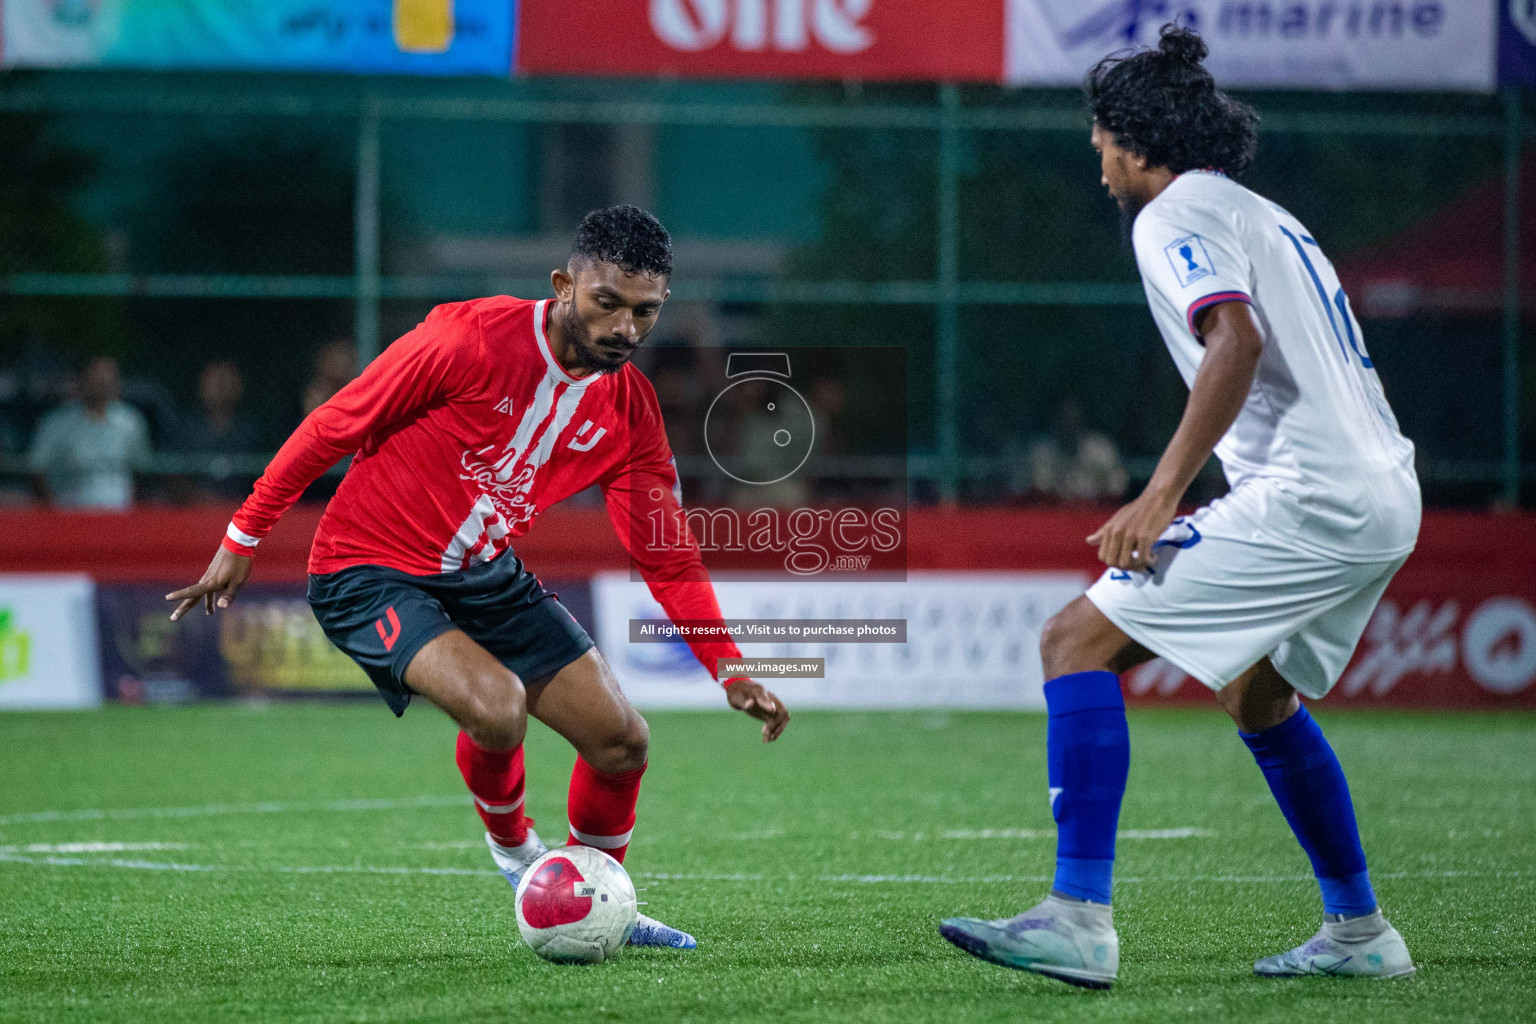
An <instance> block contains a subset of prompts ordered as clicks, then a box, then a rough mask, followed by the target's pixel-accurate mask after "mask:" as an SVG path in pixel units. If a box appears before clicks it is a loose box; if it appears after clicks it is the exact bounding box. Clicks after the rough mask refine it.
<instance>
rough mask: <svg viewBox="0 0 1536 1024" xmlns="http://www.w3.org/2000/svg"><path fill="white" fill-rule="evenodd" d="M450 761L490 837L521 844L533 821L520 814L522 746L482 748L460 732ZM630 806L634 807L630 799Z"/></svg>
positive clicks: (522, 779)
mask: <svg viewBox="0 0 1536 1024" xmlns="http://www.w3.org/2000/svg"><path fill="white" fill-rule="evenodd" d="M454 760H456V761H458V763H459V773H460V774H461V775H463V776H464V784H465V785H466V786H468V787H469V791H470V793H471V794H473V796H474V798H475V810H476V811H479V812H480V819H481V820H482V821H484V822H485V830H486V831H487V832H489V833H490V834H491V838H492V839H494V840H496V841H497V842H498V843H500V844H501V845H502V846H521V845H523V843H524V842H526V841H527V839H528V828H529V826H531V825H532V824H533V820H532V819H531V818H529V817H527V816H526V815H525V814H523V782H524V775H523V748H522V745H521V744H519V745H518V746H516V747H513V748H512V749H511V750H486V749H485V748H483V747H481V746H479V745H478V744H477V743H475V741H474V740H472V739H470V738H469V734H468V733H466V732H460V733H459V745H458V749H457V750H456V751H455V752H454ZM572 791H573V792H574V789H573V790H572ZM630 806H631V807H633V806H634V804H633V801H631V804H630ZM631 820H633V818H631Z"/></svg>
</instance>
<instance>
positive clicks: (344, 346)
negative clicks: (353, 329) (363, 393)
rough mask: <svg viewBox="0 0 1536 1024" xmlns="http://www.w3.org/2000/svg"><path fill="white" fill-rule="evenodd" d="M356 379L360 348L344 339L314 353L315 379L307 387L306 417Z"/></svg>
mask: <svg viewBox="0 0 1536 1024" xmlns="http://www.w3.org/2000/svg"><path fill="white" fill-rule="evenodd" d="M356 376H357V346H355V345H353V344H352V342H350V341H348V340H346V339H345V338H343V339H341V340H338V341H329V342H326V343H325V344H324V345H321V346H320V349H319V351H317V352H316V353H315V363H314V372H313V375H312V376H311V377H310V378H309V383H308V384H306V385H304V397H303V407H304V415H305V416H308V415H309V414H310V413H312V412H314V411H315V410H316V409H318V408H319V407H320V406H322V405H324V404H325V403H326V401H328V400H329V399H330V397H331V396H332V395H334V394H335V393H336V392H338V391H340V390H341V389H342V388H344V387H346V386H347V384H348V383H349V382H350V381H351V380H352V378H353V377H356Z"/></svg>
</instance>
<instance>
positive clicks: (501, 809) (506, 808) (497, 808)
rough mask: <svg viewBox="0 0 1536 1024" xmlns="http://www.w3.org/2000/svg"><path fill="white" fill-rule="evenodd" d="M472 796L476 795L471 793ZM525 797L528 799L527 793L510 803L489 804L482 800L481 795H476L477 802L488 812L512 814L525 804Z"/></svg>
mask: <svg viewBox="0 0 1536 1024" xmlns="http://www.w3.org/2000/svg"><path fill="white" fill-rule="evenodd" d="M470 796H474V794H473V793H471V794H470ZM525 799H527V795H526V794H525V795H523V796H520V797H518V798H517V799H516V800H514V801H513V802H512V803H510V804H488V803H486V802H485V801H484V800H481V799H480V798H479V797H477V796H476V797H475V803H476V804H477V805H478V806H479V808H480V809H481V810H482V811H484V812H485V813H486V814H511V813H512V812H513V811H515V810H517V809H518V808H519V807H521V806H523V801H524V800H525Z"/></svg>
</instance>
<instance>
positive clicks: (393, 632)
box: [373, 605, 400, 651]
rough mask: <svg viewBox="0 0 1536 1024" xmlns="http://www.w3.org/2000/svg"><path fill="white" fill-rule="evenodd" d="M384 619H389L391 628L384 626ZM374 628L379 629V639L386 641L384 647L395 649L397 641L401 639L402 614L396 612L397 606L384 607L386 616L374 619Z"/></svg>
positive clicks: (389, 649)
mask: <svg viewBox="0 0 1536 1024" xmlns="http://www.w3.org/2000/svg"><path fill="white" fill-rule="evenodd" d="M384 619H388V620H389V629H385V628H384ZM373 628H374V629H376V630H378V631H379V639H380V640H383V641H384V649H385V650H386V651H392V650H394V649H395V641H396V640H399V639H400V616H398V615H396V614H395V606H394V605H390V606H389V607H388V608H386V609H384V618H380V619H374V620H373Z"/></svg>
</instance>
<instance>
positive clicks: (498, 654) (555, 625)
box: [309, 551, 593, 715]
mask: <svg viewBox="0 0 1536 1024" xmlns="http://www.w3.org/2000/svg"><path fill="white" fill-rule="evenodd" d="M309 606H310V607H311V608H313V609H314V612H315V618H316V619H318V620H320V628H322V629H324V630H325V635H326V636H328V637H330V639H331V643H333V644H335V645H336V646H337V647H339V648H341V649H342V650H343V651H344V652H346V654H347V655H348V656H349V657H350V658H351V659H352V660H353V661H355V662H357V663H358V665H360V666H362V669H363V671H364V672H366V673H368V678H369V679H371V680H373V685H374V686H377V687H378V688H379V693H380V695H382V696H383V698H384V702H385V703H386V704H388V705H389V707H390V710H392V711H393V712H394V713H395V714H396V715H403V714H405V708H406V705H408V704H410V702H411V695H412V690H411V688H410V687H409V686H407V685H406V682H405V670H406V668H407V667H409V665H410V664H411V659H412V658H414V657H416V655H417V654H418V653H419V652H420V651H421V649H422V648H423V647H425V646H426V645H427V643H428V642H429V641H431V640H433V639H435V638H437V637H439V636H441V635H442V634H444V633H446V632H448V631H449V630H450V629H460V630H463V631H464V632H465V633H466V634H468V635H469V638H470V639H471V640H474V641H475V642H476V643H478V644H479V645H480V646H482V647H484V648H485V649H486V650H487V651H490V652H491V654H492V655H493V656H494V657H495V658H496V660H498V661H500V662H501V663H502V664H503V665H505V666H507V668H509V669H511V670H512V671H513V672H515V673H517V675H518V677H519V678H520V679H522V680H523V682H524V683H536V682H540V681H542V680H544V679H547V678H548V677H550V676H552V675H554V674H555V673H556V672H558V671H560V669H562V668H564V667H565V666H567V665H569V664H570V663H571V662H573V661H575V660H576V659H577V658H579V657H581V656H582V655H583V654H585V653H587V651H589V650H591V649H592V646H593V644H592V638H591V637H590V636H588V635H587V631H586V630H585V629H583V628H582V627H581V624H580V623H578V622H577V621H576V620H575V619H574V618H573V617H572V616H571V613H570V612H568V611H566V609H565V606H564V605H562V604H561V603H560V601H559V599H558V598H557V597H556V596H555V595H554V594H552V593H550V592H549V591H547V590H545V589H544V586H543V584H541V583H540V582H539V579H538V577H537V576H535V575H534V574H533V573H531V572H529V571H528V570H527V569H526V568H525V567H524V566H523V563H522V562H521V561H520V560H519V559H518V557H517V556H516V555H515V554H513V553H512V552H511V551H508V552H506V553H504V554H503V555H501V556H500V557H499V558H496V559H493V560H492V561H490V562H486V563H484V564H483V565H477V566H473V567H471V568H469V569H464V570H461V571H459V572H445V573H441V574H438V575H435V576H412V575H411V574H410V573H406V572H401V571H400V570H399V569H388V568H385V567H384V566H380V565H354V566H350V567H348V568H346V569H338V570H337V571H336V572H330V573H325V574H323V575H319V576H310V578H309Z"/></svg>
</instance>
